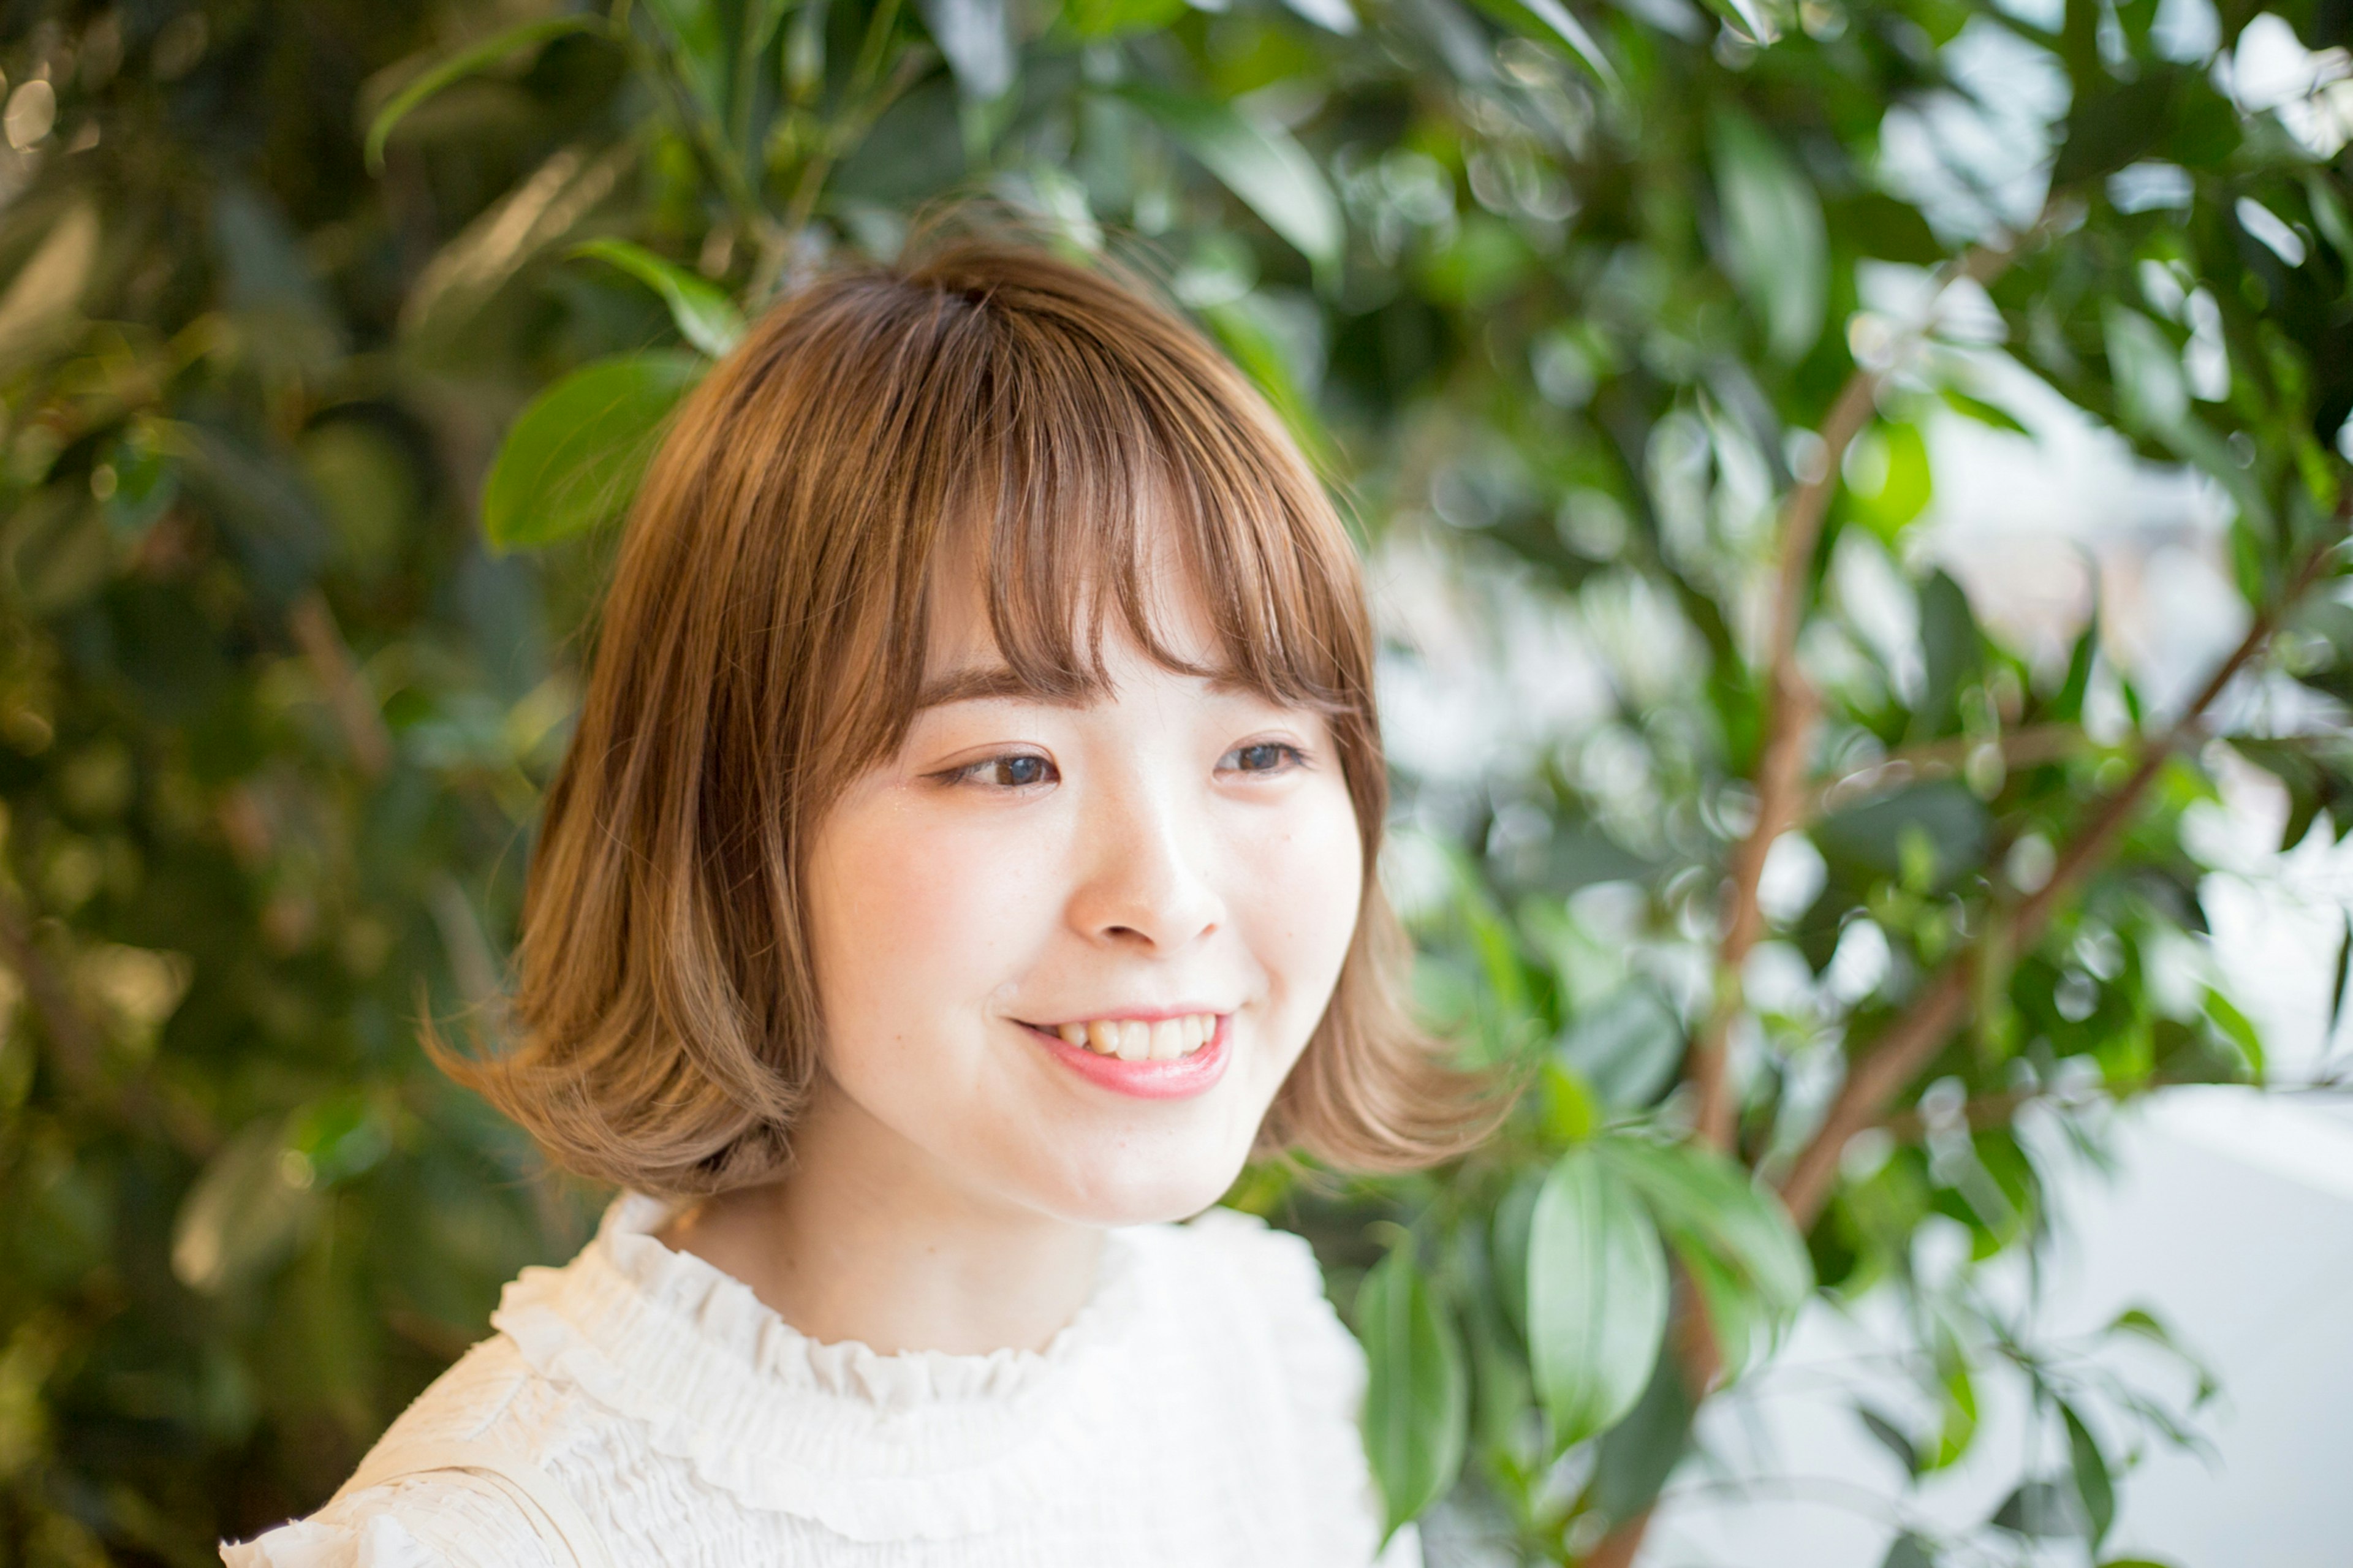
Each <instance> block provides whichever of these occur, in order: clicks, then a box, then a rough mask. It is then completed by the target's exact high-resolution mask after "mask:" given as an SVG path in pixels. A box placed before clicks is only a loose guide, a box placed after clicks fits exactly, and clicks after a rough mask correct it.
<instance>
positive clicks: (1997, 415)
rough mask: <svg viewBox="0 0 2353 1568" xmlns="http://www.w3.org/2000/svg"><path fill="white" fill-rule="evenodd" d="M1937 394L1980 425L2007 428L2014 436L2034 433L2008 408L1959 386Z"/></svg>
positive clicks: (1961, 414) (1955, 411)
mask: <svg viewBox="0 0 2353 1568" xmlns="http://www.w3.org/2000/svg"><path fill="white" fill-rule="evenodd" d="M1937 396H1939V397H1941V398H1943V399H1944V401H1945V406H1946V407H1947V408H1950V409H1951V410H1952V411H1953V412H1954V413H1956V414H1958V415H1960V416H1962V417H1963V418H1966V419H1974V420H1976V421H1977V422H1978V424H1980V425H1989V426H1992V427H1993V428H1994V429H1996V430H2007V431H2008V432H2010V434H2011V435H2013V436H2025V437H2032V435H2033V434H2034V433H2033V432H2032V431H2031V430H2029V429H2028V428H2027V427H2026V426H2024V425H2022V424H2021V423H2019V421H2018V418H2017V416H2015V415H2012V414H2010V412H2009V411H2008V410H2006V409H2001V408H1997V407H1995V406H1994V405H1992V404H1990V403H1988V402H1987V401H1986V400H1985V399H1984V398H1982V397H1972V396H1970V395H1968V393H1966V392H1963V391H1962V390H1960V388H1958V387H1955V386H1947V387H1945V388H1944V389H1942V390H1941V391H1939V392H1938V393H1937Z"/></svg>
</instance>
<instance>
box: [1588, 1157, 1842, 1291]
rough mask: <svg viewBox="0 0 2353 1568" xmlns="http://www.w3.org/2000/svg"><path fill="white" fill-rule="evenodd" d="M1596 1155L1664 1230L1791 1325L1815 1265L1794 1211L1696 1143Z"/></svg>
mask: <svg viewBox="0 0 2353 1568" xmlns="http://www.w3.org/2000/svg"><path fill="white" fill-rule="evenodd" d="M1596 1147H1597V1149H1598V1150H1599V1153H1600V1154H1601V1157H1602V1158H1603V1160H1604V1161H1606V1162H1607V1163H1609V1166H1610V1167H1611V1168H1612V1169H1614V1170H1616V1171H1617V1172H1618V1173H1620V1175H1622V1176H1624V1177H1625V1178H1626V1180H1627V1181H1628V1182H1630V1184H1632V1185H1633V1187H1634V1189H1635V1191H1637V1192H1639V1193H1640V1194H1641V1195H1642V1197H1643V1198H1644V1199H1645V1200H1646V1201H1647V1202H1648V1203H1649V1204H1650V1205H1651V1211H1652V1212H1653V1213H1654V1214H1656V1215H1658V1219H1659V1224H1660V1226H1661V1227H1662V1228H1663V1229H1664V1230H1666V1231H1667V1232H1668V1233H1669V1234H1670V1235H1672V1236H1682V1237H1690V1238H1692V1239H1693V1240H1694V1241H1695V1242H1697V1243H1698V1244H1700V1245H1701V1246H1703V1247H1706V1248H1707V1249H1708V1250H1709V1251H1710V1252H1712V1253H1714V1254H1715V1256H1716V1257H1717V1258H1721V1259H1723V1260H1724V1261H1725V1263H1727V1264H1729V1265H1730V1266H1731V1267H1732V1268H1734V1269H1735V1270H1736V1271H1737V1272H1738V1274H1739V1275H1740V1277H1741V1278H1742V1279H1744V1280H1746V1282H1747V1284H1748V1285H1749V1286H1750V1288H1751V1289H1754V1290H1755V1291H1756V1292H1757V1297H1758V1298H1759V1300H1760V1301H1761V1302H1762V1304H1763V1306H1764V1308H1765V1310H1766V1313H1767V1316H1769V1317H1771V1318H1773V1319H1776V1320H1779V1321H1782V1322H1784V1323H1786V1321H1787V1320H1788V1318H1789V1317H1791V1316H1792V1315H1794V1314H1795V1313H1796V1311H1797V1310H1798V1308H1799V1306H1800V1305H1801V1304H1802V1303H1803V1302H1804V1301H1805V1300H1806V1298H1807V1296H1809V1295H1810V1294H1811V1292H1812V1290H1813V1288H1814V1270H1813V1264H1812V1261H1811V1260H1810V1258H1808V1257H1807V1255H1806V1244H1805V1241H1804V1239H1803V1238H1802V1237H1799V1235H1798V1227H1797V1226H1795V1225H1793V1224H1792V1223H1791V1222H1790V1219H1789V1211H1788V1209H1787V1208H1785V1207H1783V1206H1782V1204H1781V1200H1780V1199H1779V1198H1778V1197H1776V1196H1774V1195H1773V1194H1771V1193H1769V1192H1767V1191H1766V1190H1764V1189H1763V1188H1761V1187H1759V1186H1758V1185H1757V1183H1756V1182H1755V1181H1754V1180H1753V1179H1752V1178H1751V1177H1750V1175H1749V1173H1748V1172H1747V1171H1746V1169H1745V1168H1743V1167H1742V1166H1740V1165H1738V1164H1736V1163H1734V1162H1733V1161H1731V1160H1729V1159H1727V1158H1726V1157H1725V1156H1724V1155H1722V1154H1719V1153H1717V1152H1715V1150H1713V1149H1709V1148H1705V1147H1704V1146H1702V1145H1700V1144H1697V1143H1653V1142H1649V1141H1647V1140H1645V1139H1641V1138H1630V1137H1623V1136H1620V1137H1612V1138H1605V1139H1603V1140H1601V1141H1600V1142H1599V1143H1598V1144H1597V1145H1596Z"/></svg>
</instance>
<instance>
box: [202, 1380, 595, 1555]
mask: <svg viewBox="0 0 2353 1568" xmlns="http://www.w3.org/2000/svg"><path fill="white" fill-rule="evenodd" d="M575 1404H576V1402H574V1401H570V1400H567V1399H565V1397H564V1396H563V1395H562V1394H561V1392H560V1391H558V1390H555V1389H554V1388H552V1387H550V1386H549V1385H548V1384H547V1383H546V1380H545V1379H543V1378H542V1377H541V1376H540V1375H539V1374H538V1373H535V1372H534V1371H533V1369H532V1367H531V1366H530V1365H529V1364H528V1363H526V1362H525V1361H524V1360H523V1358H522V1356H521V1355H520V1354H519V1353H517V1351H516V1348H515V1345H514V1343H513V1342H512V1340H509V1339H508V1338H506V1337H505V1336H504V1335H498V1336H494V1337H492V1338H491V1339H487V1340H484V1341H482V1342H480V1344H477V1345H475V1346H474V1347H473V1348H472V1349H471V1350H470V1351H468V1352H466V1353H465V1354H464V1355H463V1356H461V1357H459V1359H458V1361H457V1362H456V1363H453V1364H452V1365H451V1366H450V1367H449V1368H448V1370H447V1371H445V1372H444V1373H442V1374H441V1375H440V1376H439V1377H438V1378H436V1379H435V1380H434V1381H433V1383H432V1384H429V1385H428V1386H427V1388H426V1390H425V1391H424V1392H423V1393H422V1394H418V1395H417V1399H416V1400H415V1401H414V1402H413V1403H412V1404H411V1405H409V1406H408V1408H407V1409H406V1410H405V1411H403V1412H402V1413H401V1415H399V1417H398V1418H397V1419H396V1420H395V1421H394V1422H393V1424H392V1425H391V1426H389V1427H387V1428H386V1429H385V1433H384V1435H383V1436H382V1437H381V1438H379V1439H378V1441H377V1442H376V1445H375V1447H373V1448H371V1449H370V1450H369V1452H368V1455H367V1457H366V1458H364V1459H363V1460H361V1462H360V1466H359V1468H358V1469H357V1470H356V1471H355V1472H354V1473H353V1476H352V1478H351V1479H350V1480H348V1481H346V1482H345V1483H344V1484H343V1488H342V1489H340V1490H338V1491H337V1492H336V1493H335V1495H334V1496H333V1497H332V1498H330V1499H329V1500H327V1502H326V1503H325V1504H324V1505H322V1507H321V1508H320V1509H319V1510H317V1511H316V1512H314V1513H312V1514H311V1515H310V1516H309V1517H307V1518H303V1519H298V1520H293V1521H289V1522H288V1523H286V1524H282V1525H280V1526H279V1527H277V1528H276V1529H274V1530H270V1531H264V1532H263V1533H262V1534H260V1535H259V1536H256V1537H255V1538H254V1539H253V1540H251V1541H248V1542H241V1543H240V1542H227V1543H224V1544H223V1546H222V1548H221V1556H222V1560H223V1562H224V1563H226V1564H227V1568H569V1554H567V1553H565V1552H562V1551H561V1550H560V1549H559V1548H558V1547H556V1545H555V1544H554V1542H551V1541H550V1540H549V1539H548V1534H547V1525H546V1516H547V1509H548V1506H549V1503H550V1501H551V1500H553V1501H554V1506H555V1507H556V1508H558V1509H566V1508H568V1507H571V1506H575V1505H571V1504H569V1503H568V1502H567V1500H566V1494H568V1493H569V1492H570V1491H571V1490H572V1488H571V1487H570V1486H568V1485H567V1484H566V1482H565V1479H560V1478H561V1475H562V1472H563V1470H565V1469H566V1468H569V1467H565V1466H562V1465H551V1464H549V1463H548V1461H549V1460H550V1459H552V1458H556V1457H557V1456H558V1455H559V1454H561V1453H563V1452H564V1451H565V1450H566V1449H569V1448H572V1447H576V1445H575V1443H573V1442H571V1441H568V1440H567V1436H568V1435H567V1434H566V1432H565V1431H564V1430H563V1428H564V1427H565V1426H566V1425H567V1420H570V1421H571V1422H572V1424H576V1418H577V1417H578V1416H580V1415H593V1412H587V1411H583V1410H579V1409H576V1408H574V1406H575ZM567 1412H569V1415H568V1416H567ZM518 1478H521V1479H518Z"/></svg>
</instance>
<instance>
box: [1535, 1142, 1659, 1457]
mask: <svg viewBox="0 0 2353 1568" xmlns="http://www.w3.org/2000/svg"><path fill="white" fill-rule="evenodd" d="M1666 1326H1667V1260H1666V1254H1665V1251H1664V1249H1663V1248H1662V1247H1661V1246H1660V1243H1659V1234H1658V1231H1657V1230H1656V1229H1655V1228H1654V1227H1653V1226H1652V1225H1651V1216H1650V1215H1649V1214H1648V1213H1646V1212H1645V1211H1644V1209H1643V1207H1642V1204H1641V1199H1640V1198H1638V1197H1637V1196H1635V1194H1634V1190H1633V1188H1632V1187H1631V1186H1630V1185H1629V1184H1627V1182H1626V1181H1625V1179H1624V1178H1623V1177H1621V1176H1620V1175H1619V1174H1618V1173H1617V1172H1616V1171H1614V1170H1613V1169H1611V1168H1610V1166H1609V1165H1608V1164H1607V1163H1604V1162H1603V1161H1602V1159H1601V1158H1600V1156H1599V1153H1598V1152H1596V1151H1595V1149H1594V1147H1593V1146H1592V1145H1590V1144H1588V1145H1585V1146H1582V1147H1580V1148H1577V1149H1572V1150H1570V1151H1569V1152H1567V1154H1564V1155H1562V1156H1561V1158H1560V1160H1559V1161H1558V1162H1557V1163H1556V1164H1555V1165H1554V1166H1553V1168H1552V1173H1551V1174H1549V1175H1548V1176H1546V1178H1545V1184H1544V1188H1543V1190H1542V1191H1541V1192H1539V1193H1538V1194H1537V1195H1536V1206H1535V1216H1534V1219H1533V1221H1532V1224H1531V1226H1530V1234H1529V1238H1528V1342H1529V1359H1530V1361H1531V1362H1532V1363H1533V1364H1534V1369H1535V1382H1536V1397H1537V1398H1538V1399H1539V1400H1540V1401H1542V1403H1543V1405H1544V1407H1545V1410H1546V1414H1548V1415H1550V1416H1551V1417H1552V1425H1553V1441H1554V1443H1555V1444H1556V1446H1559V1447H1567V1445H1569V1444H1571V1443H1576V1442H1579V1441H1582V1440H1583V1439H1585V1438H1587V1437H1589V1436H1593V1434H1595V1433H1596V1432H1599V1431H1601V1430H1603V1429H1604V1428H1606V1427H1608V1426H1611V1425H1613V1424H1614V1423H1615V1422H1616V1421H1617V1420H1618V1419H1619V1417H1620V1416H1622V1415H1625V1414H1626V1412H1627V1411H1628V1410H1630V1409H1631V1408H1632V1407H1633V1405H1634V1402H1635V1400H1637V1399H1638V1398H1640V1397H1641V1393H1642V1389H1643V1386H1644V1385H1645V1384H1647V1383H1648V1382H1649V1381H1650V1377H1651V1367H1652V1366H1653V1365H1654V1364H1655V1363H1657V1361H1658V1356H1659V1345H1660V1342H1661V1340H1662V1338H1663V1337H1664V1335H1665V1332H1666Z"/></svg>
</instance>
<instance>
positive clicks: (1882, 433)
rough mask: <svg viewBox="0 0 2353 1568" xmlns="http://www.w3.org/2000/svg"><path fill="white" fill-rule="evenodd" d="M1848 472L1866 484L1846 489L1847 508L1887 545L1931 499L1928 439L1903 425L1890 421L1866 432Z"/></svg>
mask: <svg viewBox="0 0 2353 1568" xmlns="http://www.w3.org/2000/svg"><path fill="white" fill-rule="evenodd" d="M1847 471H1848V473H1849V474H1856V475H1860V476H1862V479H1865V480H1868V481H1869V482H1868V483H1864V482H1854V483H1851V484H1850V485H1849V487H1848V489H1847V492H1846V493H1847V500H1848V504H1849V505H1851V506H1852V507H1853V508H1854V510H1856V511H1858V512H1860V513H1861V514H1862V520H1863V521H1864V522H1866V523H1868V524H1870V525H1871V531H1873V533H1875V534H1877V535H1879V537H1880V538H1882V539H1883V540H1887V541H1889V542H1894V539H1895V536H1896V535H1897V534H1899V533H1901V532H1903V531H1904V530H1905V528H1906V527H1907V526H1908V525H1909V524H1910V523H1911V522H1912V521H1914V520H1915V519H1916V518H1917V517H1918V516H1919V515H1920V514H1921V513H1922V512H1924V511H1926V510H1928V502H1929V501H1930V500H1934V499H1935V497H1936V473H1935V470H1934V469H1933V468H1932V467H1931V466H1930V464H1929V462H1928V442H1927V437H1925V436H1924V435H1922V434H1921V431H1920V426H1917V425H1914V424H1912V423H1910V422H1908V421H1903V420H1896V421H1891V422H1889V423H1886V424H1883V425H1879V426H1874V427H1873V429H1871V430H1869V431H1867V432H1866V433H1865V434H1864V436H1863V437H1862V440H1860V441H1858V442H1857V443H1856V444H1855V448H1854V458H1853V466H1852V467H1851V468H1849V469H1848V470H1847Z"/></svg>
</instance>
